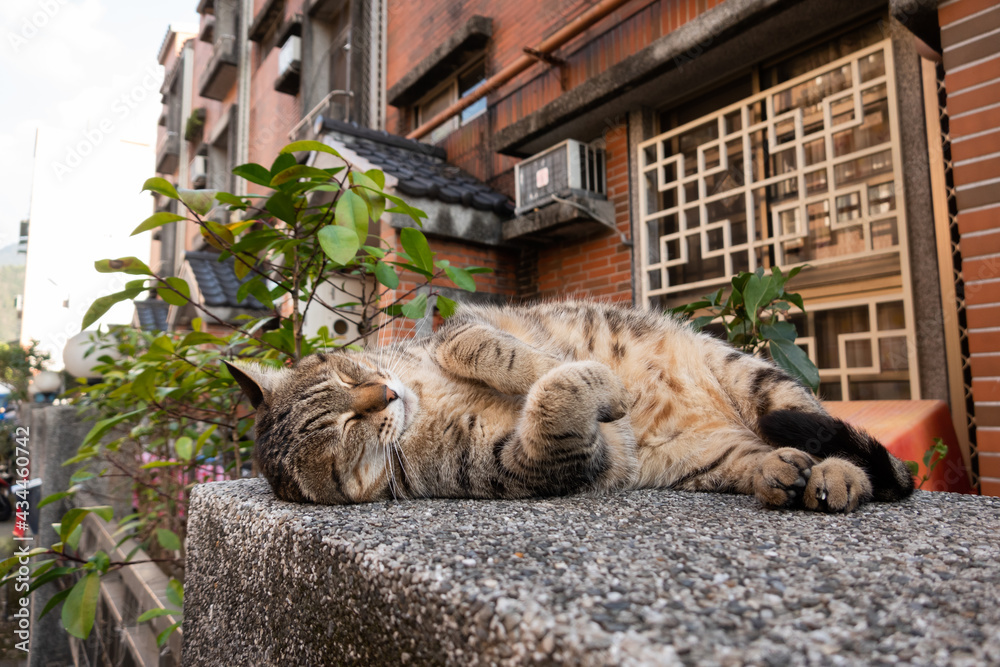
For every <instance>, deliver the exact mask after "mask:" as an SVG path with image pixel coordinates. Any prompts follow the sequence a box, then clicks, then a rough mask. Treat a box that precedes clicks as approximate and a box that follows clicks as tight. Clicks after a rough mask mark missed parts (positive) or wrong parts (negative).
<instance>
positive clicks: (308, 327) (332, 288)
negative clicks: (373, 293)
mask: <svg viewBox="0 0 1000 667" xmlns="http://www.w3.org/2000/svg"><path fill="white" fill-rule="evenodd" d="M331 283H333V284H331ZM361 289H362V288H361V282H360V281H359V280H357V279H354V278H350V279H348V278H332V279H331V281H330V282H327V283H324V284H323V285H322V286H320V288H319V291H318V292H317V294H316V296H317V297H319V299H321V300H322V301H323V303H326V304H329V305H330V306H333V307H338V306H343V307H338V308H337V311H339V312H333V311H330V310H327V309H326V308H324V307H323V306H320V305H319V304H318V303H315V302H314V303H312V304H311V306H310V307H309V310H307V311H306V316H305V320H304V321H303V322H302V329H303V331H304V332H305V333H306V335H309V336H315V335H317V334H318V333H319V330H320V328H321V327H326V328H327V331H328V332H329V336H330V343H331V344H334V343H336V344H340V345H342V344H344V343H350V342H351V341H354V343H355V344H357V345H361V344H363V342H362V341H360V340H356V339H357V338H358V327H357V324H356V322H358V321H360V319H361V306H360V305H344V304H349V303H355V302H357V300H358V299H357V295H359V294H361ZM299 308H300V310H304V308H305V305H304V304H301V303H300V304H299Z"/></svg>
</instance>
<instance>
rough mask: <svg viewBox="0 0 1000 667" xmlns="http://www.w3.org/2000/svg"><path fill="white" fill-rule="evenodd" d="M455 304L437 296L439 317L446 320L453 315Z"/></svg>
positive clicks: (446, 298)
mask: <svg viewBox="0 0 1000 667" xmlns="http://www.w3.org/2000/svg"><path fill="white" fill-rule="evenodd" d="M456 307H457V304H456V303H455V302H454V301H452V300H451V299H449V298H448V297H445V296H440V295H439V296H438V298H437V309H438V312H439V313H441V317H443V318H445V319H448V318H449V317H451V316H452V315H454V314H455V308H456Z"/></svg>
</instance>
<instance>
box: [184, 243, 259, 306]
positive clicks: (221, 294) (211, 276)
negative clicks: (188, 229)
mask: <svg viewBox="0 0 1000 667" xmlns="http://www.w3.org/2000/svg"><path fill="white" fill-rule="evenodd" d="M184 257H185V259H187V261H188V264H190V265H191V270H192V271H193V272H194V276H195V279H196V280H197V281H198V289H199V291H200V292H201V298H202V301H203V302H204V304H205V305H206V306H215V307H229V308H249V309H251V310H263V309H264V306H263V305H262V304H261V303H260V301H258V300H257V299H255V298H254V297H252V296H248V297H246V298H245V299H243V300H242V301H241V300H239V299H237V298H236V293H237V292H238V291H239V289H240V286H241V285H242V284H243V283H244V282H246V281H247V280H249V277H247V278H245V279H244V280H240V279H239V278H237V277H236V269H235V260H234V259H233V258H232V257H229V258H227V259H226V260H225V261H222V262H220V261H219V254H218V253H216V252H210V251H205V250H189V251H188V252H187V253H185V255H184Z"/></svg>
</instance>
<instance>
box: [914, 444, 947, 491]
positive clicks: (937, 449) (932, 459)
mask: <svg viewBox="0 0 1000 667" xmlns="http://www.w3.org/2000/svg"><path fill="white" fill-rule="evenodd" d="M946 456H948V445H946V444H945V442H944V440H942V439H941V438H934V444H933V445H931V446H930V447H928V448H927V451H926V452H924V469H926V470H927V472H925V473H924V474H923V476H922V477H921V478H920V480H919V481H918V482H917V488H918V489H919V488H922V487H923V485H924V483H925V482H927V480H929V479H930V478H931V473H933V472H934V468H936V467H937V465H938V464H939V463H941V462H942V461H944V459H945V457H946ZM906 467H907V468H909V469H910V474H911V475H913V476H914V477H916V476H917V475H918V474H919V473H920V464H919V463H917V462H916V461H907V462H906Z"/></svg>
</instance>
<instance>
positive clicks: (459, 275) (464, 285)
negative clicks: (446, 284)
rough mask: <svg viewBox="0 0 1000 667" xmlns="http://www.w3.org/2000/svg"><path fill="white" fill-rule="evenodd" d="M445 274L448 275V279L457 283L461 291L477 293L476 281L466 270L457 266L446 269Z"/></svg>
mask: <svg viewBox="0 0 1000 667" xmlns="http://www.w3.org/2000/svg"><path fill="white" fill-rule="evenodd" d="M444 272H445V273H446V274H447V275H448V278H450V279H451V282H453V283H455V285H456V286H457V287H458V288H459V289H463V290H465V291H466V292H475V291H476V281H475V279H474V278H473V277H472V276H470V275H469V272H468V271H466V270H465V269H460V268H458V267H455V266H446V267H445V268H444Z"/></svg>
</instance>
